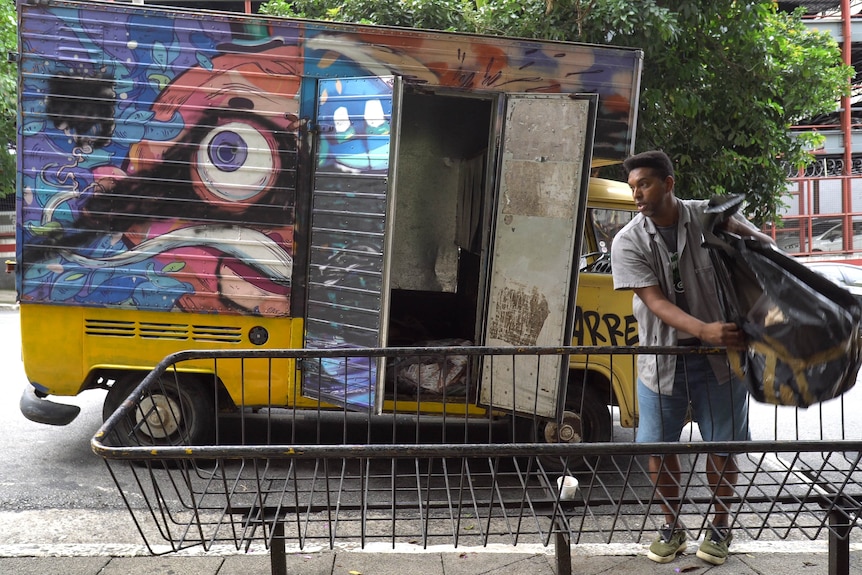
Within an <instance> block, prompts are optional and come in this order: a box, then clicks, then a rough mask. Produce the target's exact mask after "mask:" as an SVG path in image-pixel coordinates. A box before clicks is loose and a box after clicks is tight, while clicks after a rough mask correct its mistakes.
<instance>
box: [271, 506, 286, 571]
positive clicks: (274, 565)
mask: <svg viewBox="0 0 862 575" xmlns="http://www.w3.org/2000/svg"><path fill="white" fill-rule="evenodd" d="M269 564H270V567H271V571H272V575H287V556H286V554H285V552H284V523H283V522H281V521H278V520H276V522H275V529H274V531H273V533H272V544H271V545H270V546H269Z"/></svg>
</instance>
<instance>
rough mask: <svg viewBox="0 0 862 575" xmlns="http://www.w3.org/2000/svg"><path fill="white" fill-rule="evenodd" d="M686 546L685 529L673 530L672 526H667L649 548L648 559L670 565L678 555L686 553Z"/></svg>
mask: <svg viewBox="0 0 862 575" xmlns="http://www.w3.org/2000/svg"><path fill="white" fill-rule="evenodd" d="M686 546H687V544H686V542H685V529H673V527H671V525H669V524H665V525H664V527H662V528H661V531H659V535H658V537H657V538H656V540H655V541H653V542H652V545H650V546H649V552H647V557H649V558H650V559H652V560H653V561H655V562H656V563H670V562H671V561H673V560H674V559H675V558H676V555H677V553H682V552H683V551H685V548H686Z"/></svg>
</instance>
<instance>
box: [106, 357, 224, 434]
mask: <svg viewBox="0 0 862 575" xmlns="http://www.w3.org/2000/svg"><path fill="white" fill-rule="evenodd" d="M143 377H144V375H143V374H139V373H135V374H130V375H128V376H125V377H121V378H119V379H118V380H117V381H116V382H114V384H113V385H112V386H111V388H110V389H109V390H108V394H107V395H106V396H105V403H104V404H103V407H102V417H103V419H105V420H107V419H108V418H109V417H110V416H111V414H113V413H114V412H115V411H116V410H117V409H118V408H119V407H120V405H122V403H123V401H125V400H126V398H128V397H129V394H130V393H132V391H133V390H134V389H135V387H137V386H138V384H140V383H141V381H142V380H143ZM215 418H216V413H215V401H214V399H213V391H212V389H211V386H210V387H208V386H204V385H202V384H201V382H200V381H198V380H197V379H196V378H194V377H192V376H183V375H178V376H174V375H173V374H171V375H163V376H162V378H161V380H160V381H159V384H158V385H156V386H155V387H154V388H152V389H151V390H150V391H149V392H148V393H147V394H145V395H143V396H140V397H138V398H137V399H136V401H135V408H134V409H133V410H132V411H131V412H130V413H129V416H128V417H125V418H123V419H122V420H121V421H119V422H118V423H117V425H116V427H115V428H114V429H115V430H116V436H115V437H114V438H111V439H112V440H113V441H116V442H119V443H120V444H121V445H124V446H130V447H133V446H138V445H189V446H193V445H211V444H212V443H213V442H214V440H215Z"/></svg>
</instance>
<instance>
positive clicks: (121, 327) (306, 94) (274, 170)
mask: <svg viewBox="0 0 862 575" xmlns="http://www.w3.org/2000/svg"><path fill="white" fill-rule="evenodd" d="M19 14H20V22H19V33H20V53H21V60H20V80H19V81H20V84H19V93H20V96H21V98H20V100H21V101H20V122H19V125H20V131H19V142H18V150H19V165H20V174H19V184H18V190H17V199H18V212H17V216H18V222H19V226H18V229H17V254H16V256H17V261H18V268H17V270H18V272H17V273H18V277H17V281H18V287H19V297H20V301H21V315H22V329H24V331H25V333H26V334H27V335H26V338H25V342H24V347H25V349H24V350H23V354H24V361H25V369H26V370H27V373H28V377H29V378H30V380H31V381H32V382H34V383H36V384H39V385H40V386H41V390H42V391H43V392H45V393H52V394H58V395H74V394H77V393H78V392H79V391H81V389H82V387H83V386H84V385H85V381H86V378H87V377H89V376H90V374H91V373H92V372H93V370H95V369H98V368H99V367H100V366H113V367H114V368H122V367H123V366H125V367H127V368H129V369H140V368H146V367H148V366H150V365H153V364H155V363H156V362H157V361H158V360H159V359H161V357H163V356H164V355H165V354H166V353H168V352H170V351H175V350H178V349H185V348H190V347H207V348H213V347H215V348H219V347H222V348H230V347H251V346H266V347H289V346H296V345H302V343H303V331H302V330H303V328H304V325H303V320H304V319H305V317H306V313H307V306H308V305H309V303H310V299H309V293H308V292H307V291H306V288H307V286H306V283H307V281H308V278H310V277H312V275H313V274H311V272H310V271H309V269H310V266H311V265H312V264H313V263H314V262H312V259H313V255H311V254H310V253H309V250H310V248H309V246H308V242H309V233H310V232H309V230H310V218H311V215H310V211H311V207H310V204H311V202H310V200H309V198H308V197H304V194H305V195H306V196H307V195H308V192H309V190H310V189H311V187H312V186H313V181H314V177H315V172H316V171H318V170H320V171H321V172H325V171H327V170H329V171H338V170H341V171H345V170H347V171H351V172H352V173H354V174H357V175H360V176H361V175H363V174H373V173H374V172H375V166H374V165H373V162H371V163H363V159H369V158H371V155H370V154H368V153H367V152H363V150H362V149H361V147H360V148H358V151H356V152H355V153H354V156H353V158H352V163H351V165H335V164H332V165H329V164H327V162H330V161H332V162H335V161H336V160H335V158H337V157H344V156H343V155H340V156H339V155H331V156H326V155H321V156H319V158H320V161H319V162H318V163H317V164H315V163H314V162H310V161H308V160H309V159H310V158H312V154H311V152H312V150H311V149H310V146H309V142H310V141H311V137H310V135H311V134H312V133H313V131H314V130H317V129H318V128H319V126H317V125H315V121H314V117H315V110H317V109H318V106H319V104H320V103H321V102H319V99H320V98H321V96H319V95H318V90H317V85H318V81H319V80H321V79H325V78H328V79H336V80H337V79H339V78H343V77H375V76H378V77H381V78H382V77H385V76H393V75H394V76H399V77H401V78H402V79H403V81H404V82H405V83H408V84H411V85H413V86H429V87H447V88H452V89H457V90H462V91H465V92H485V93H494V92H566V93H569V92H571V93H574V92H586V93H596V94H598V95H599V111H598V120H597V127H596V133H597V138H596V143H595V146H594V158H596V159H597V163H599V162H610V161H617V160H619V159H621V158H623V157H624V156H626V155H627V154H628V153H630V152H631V150H632V144H633V136H634V125H635V114H636V109H637V93H638V88H639V86H638V79H639V74H640V65H641V58H642V54H641V52H640V51H637V50H626V49H617V48H604V47H600V46H591V45H578V44H570V43H540V42H536V41H526V40H512V39H505V38H493V37H480V36H471V35H463V34H446V33H436V32H422V31H416V30H398V29H389V28H376V27H367V26H352V25H342V24H330V23H314V22H304V21H293V20H286V19H265V18H260V17H257V18H252V17H246V16H241V15H235V14H222V13H215V12H205V11H183V10H169V11H168V10H159V9H153V8H149V7H134V6H128V5H123V4H113V3H101V2H71V1H68V2H67V1H57V2H52V1H49V2H40V3H39V4H38V5H36V4H35V3H34V4H32V5H31V4H28V3H26V2H25V3H21V4H19ZM367 120H368V119H367V118H365V117H364V116H363V115H362V114H361V113H360V114H352V113H351V114H348V116H347V117H346V118H344V122H343V125H341V124H339V126H340V127H341V128H344V129H343V130H342V129H336V130H333V131H332V132H327V133H321V134H320V135H319V138H320V140H321V144H322V145H326V146H329V147H330V149H342V150H343V149H345V148H350V147H355V146H356V142H357V141H358V140H359V139H361V138H358V137H356V136H363V135H366V134H368V133H370V131H372V130H373V129H374V128H375V126H374V125H373V123H372V122H368V121H367ZM371 159H372V160H373V158H371ZM304 210H305V211H304ZM357 216H361V214H352V215H349V214H346V215H345V219H344V221H350V220H351V219H356V217H357ZM331 247H332V249H333V250H335V251H336V252H337V251H338V250H339V249H346V248H345V247H343V246H339V245H333V246H331ZM334 256H335V257H337V256H338V254H334ZM356 281H361V278H358V277H357V273H355V272H354V270H352V269H349V268H346V269H344V270H342V271H341V272H340V275H337V276H336V277H330V278H327V282H329V284H328V286H332V285H337V284H339V283H341V284H343V285H346V286H347V285H351V283H355V282H356ZM333 282H334V283H333ZM298 284H301V285H298ZM383 289H386V288H385V287H384V288H383ZM44 304H50V305H44ZM58 320H59V321H58ZM372 323H373V322H372ZM202 333H206V334H207V335H206V337H200V334H202ZM262 334H264V335H262ZM346 343H348V344H351V343H354V342H346ZM63 366H73V367H69V368H64V367H63ZM226 384H227V385H228V388H229V391H231V389H232V385H231V384H230V383H229V382H227V383H226ZM285 385H288V383H287V382H285ZM237 386H238V384H237ZM289 395H290V393H289V392H288V391H287V389H286V388H285V389H284V393H283V395H282V394H281V392H279V397H282V396H289Z"/></svg>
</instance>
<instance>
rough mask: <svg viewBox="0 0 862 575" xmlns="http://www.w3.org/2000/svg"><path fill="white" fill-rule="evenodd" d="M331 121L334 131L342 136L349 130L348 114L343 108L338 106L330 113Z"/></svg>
mask: <svg viewBox="0 0 862 575" xmlns="http://www.w3.org/2000/svg"><path fill="white" fill-rule="evenodd" d="M332 121H333V122H334V123H335V131H336V132H338V133H339V134H343V133H344V132H346V131H347V130H349V129H350V112H348V111H347V108H345V107H344V106H340V107H338V108H336V109H335V112H333V113H332Z"/></svg>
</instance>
